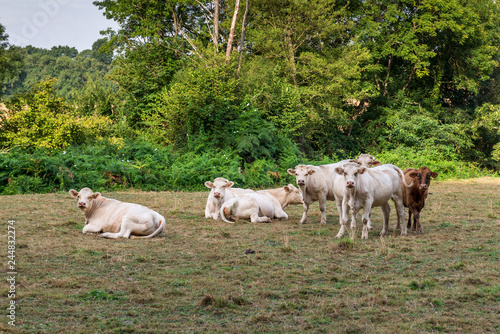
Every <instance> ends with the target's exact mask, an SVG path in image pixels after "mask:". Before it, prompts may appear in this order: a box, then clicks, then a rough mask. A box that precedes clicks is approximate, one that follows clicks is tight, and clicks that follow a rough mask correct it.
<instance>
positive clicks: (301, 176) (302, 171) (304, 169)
mask: <svg viewBox="0 0 500 334" xmlns="http://www.w3.org/2000/svg"><path fill="white" fill-rule="evenodd" d="M287 172H288V174H290V175H295V180H296V182H297V185H298V186H299V187H303V186H305V185H306V184H307V180H308V179H309V176H310V175H312V174H314V173H315V170H314V169H313V167H312V166H306V165H298V166H296V167H295V169H291V168H289V169H288V170H287Z"/></svg>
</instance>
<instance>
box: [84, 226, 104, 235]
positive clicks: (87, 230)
mask: <svg viewBox="0 0 500 334" xmlns="http://www.w3.org/2000/svg"><path fill="white" fill-rule="evenodd" d="M101 230H102V228H101V227H99V226H96V225H90V224H89V225H85V227H84V228H83V230H82V233H86V234H88V233H99V232H101Z"/></svg>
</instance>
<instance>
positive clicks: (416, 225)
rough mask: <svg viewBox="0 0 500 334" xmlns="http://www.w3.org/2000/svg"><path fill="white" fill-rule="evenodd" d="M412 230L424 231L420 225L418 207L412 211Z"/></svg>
mask: <svg viewBox="0 0 500 334" xmlns="http://www.w3.org/2000/svg"><path fill="white" fill-rule="evenodd" d="M412 230H413V232H417V233H424V230H423V229H422V225H420V212H419V211H418V209H415V212H413V229H412Z"/></svg>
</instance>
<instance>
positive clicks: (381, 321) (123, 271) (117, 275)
mask: <svg viewBox="0 0 500 334" xmlns="http://www.w3.org/2000/svg"><path fill="white" fill-rule="evenodd" d="M430 193H431V194H430V195H429V198H428V200H427V202H426V207H425V209H424V210H423V211H422V215H421V221H422V225H423V228H424V232H425V233H424V234H412V233H410V235H409V236H408V237H406V238H403V237H401V236H400V235H399V233H400V232H399V231H395V230H394V227H395V225H396V221H395V220H396V218H395V216H394V209H393V210H392V214H391V225H390V228H391V230H390V232H389V234H388V235H387V236H386V237H385V238H383V239H381V238H380V237H379V236H378V234H379V233H380V230H381V227H382V213H381V210H380V209H379V208H376V209H374V210H373V213H372V222H373V226H374V229H373V230H371V231H370V232H369V239H368V240H360V233H361V228H358V231H357V234H356V236H355V238H353V239H351V238H345V239H342V240H337V239H335V235H336V234H337V232H338V229H339V224H338V215H337V212H336V208H335V204H334V203H333V202H329V203H328V206H327V220H328V223H327V225H326V226H324V225H319V219H320V216H319V209H318V205H317V204H313V205H312V207H311V209H310V211H309V212H310V216H309V219H308V223H307V224H305V225H299V224H298V222H299V220H300V217H301V211H302V208H301V206H294V207H290V208H288V209H287V213H288V214H289V216H290V219H289V220H287V221H274V222H273V223H271V224H252V223H249V222H246V221H241V220H240V221H238V222H237V223H236V224H226V223H223V222H220V221H214V220H207V219H205V218H204V207H205V201H206V197H207V195H208V192H200V193H185V192H178V193H173V192H131V191H127V192H116V193H103V195H104V196H106V197H111V198H116V199H119V200H122V201H127V202H135V203H139V204H142V205H146V206H148V207H150V208H152V209H154V210H157V211H158V212H160V213H161V214H162V215H164V216H165V217H166V218H167V228H166V233H164V234H163V235H162V236H161V237H159V238H154V239H151V240H137V239H136V240H126V239H118V240H106V239H101V238H99V237H97V236H95V235H83V234H82V233H81V230H82V228H83V226H84V219H83V216H82V214H81V212H80V211H79V210H78V209H77V207H76V201H75V200H74V199H73V198H71V197H70V196H69V195H68V194H65V193H57V194H47V195H20V196H1V197H0V217H2V218H1V219H2V221H1V222H0V223H1V226H2V228H3V229H4V231H7V221H8V220H9V219H14V220H15V226H16V245H17V248H16V266H17V268H16V269H17V272H18V281H17V282H18V284H17V287H16V295H17V298H16V302H17V310H16V312H17V313H16V315H17V320H16V324H17V326H16V332H19V333H67V332H73V333H97V332H103V333H114V332H116V333H123V332H124V333H128V332H130V333H132V332H133V333H165V332H175V333H184V332H201V331H207V332H237V333H241V332H282V333H303V332H327V333H332V332H335V333H399V332H405V333H410V332H411V333H426V332H447V333H450V332H460V333H478V332H481V333H493V332H498V331H499V330H500V327H499V322H498V314H499V312H500V307H499V305H500V303H499V301H500V277H499V274H498V263H499V260H500V252H499V240H500V219H499V218H498V217H500V179H492V178H484V179H474V180H468V181H447V182H434V181H433V183H432V185H431V189H430ZM391 207H392V208H393V206H392V205H391ZM0 239H1V240H2V242H3V243H4V245H6V244H7V237H6V233H1V236H0ZM5 248H6V247H5ZM248 250H252V252H249V251H248ZM6 256H7V254H6V251H5V256H4V258H5V259H6ZM2 268H3V271H4V272H7V271H8V270H7V269H8V268H7V266H6V261H4V263H3V266H2ZM2 292H3V293H2V295H3V296H4V298H3V301H2V307H4V309H5V308H6V307H7V302H8V298H6V295H7V287H6V286H5V287H4V288H3V290H2ZM6 323H7V318H6V317H5V319H4V321H3V322H2V324H1V327H0V331H8V330H9V327H8V326H7V325H6Z"/></svg>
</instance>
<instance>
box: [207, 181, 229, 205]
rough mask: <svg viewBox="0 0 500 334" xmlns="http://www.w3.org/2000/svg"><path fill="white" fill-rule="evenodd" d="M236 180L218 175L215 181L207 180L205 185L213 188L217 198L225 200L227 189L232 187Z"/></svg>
mask: <svg viewBox="0 0 500 334" xmlns="http://www.w3.org/2000/svg"><path fill="white" fill-rule="evenodd" d="M233 185H234V182H232V181H229V180H226V179H225V178H223V177H218V178H216V179H215V180H214V182H210V181H207V182H205V187H207V188H210V189H212V190H211V191H213V195H214V197H215V198H216V199H217V200H223V199H224V197H225V196H226V189H229V188H231V187H232V186H233Z"/></svg>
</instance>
